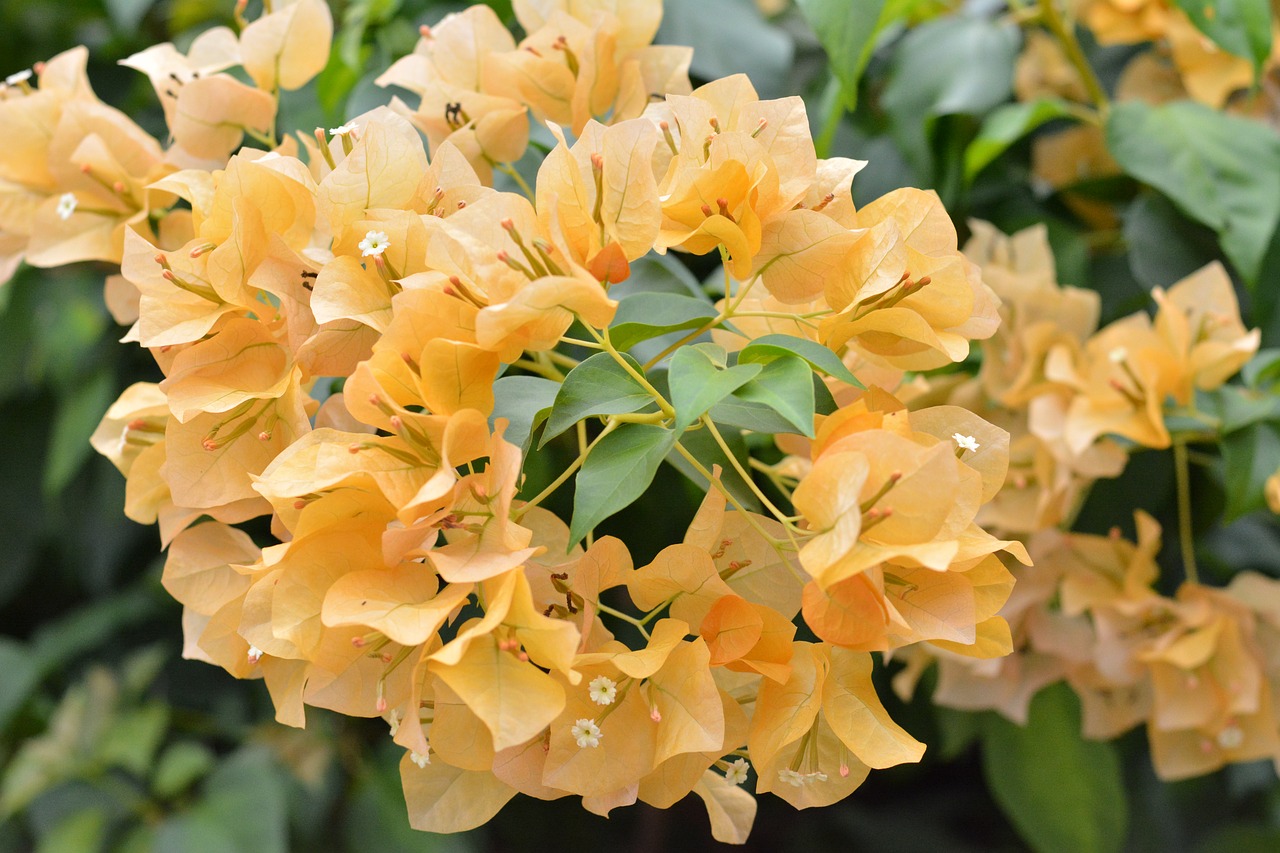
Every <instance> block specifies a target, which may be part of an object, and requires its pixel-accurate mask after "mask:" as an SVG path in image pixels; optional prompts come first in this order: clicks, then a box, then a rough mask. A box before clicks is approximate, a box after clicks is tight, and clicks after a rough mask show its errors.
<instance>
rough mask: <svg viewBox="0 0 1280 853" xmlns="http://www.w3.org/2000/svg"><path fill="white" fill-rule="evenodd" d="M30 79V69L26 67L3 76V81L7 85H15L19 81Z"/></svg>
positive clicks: (23, 81)
mask: <svg viewBox="0 0 1280 853" xmlns="http://www.w3.org/2000/svg"><path fill="white" fill-rule="evenodd" d="M30 79H31V69H30V68H26V69H23V70H22V71H18V72H16V73H14V74H10V75H9V76H8V77H6V78H4V82H5V84H6V85H8V86H17V85H19V84H21V83H25V82H27V81H28V80H30Z"/></svg>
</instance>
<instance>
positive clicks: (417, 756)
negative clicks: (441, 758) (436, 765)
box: [409, 752, 431, 767]
mask: <svg viewBox="0 0 1280 853" xmlns="http://www.w3.org/2000/svg"><path fill="white" fill-rule="evenodd" d="M409 760H410V761H412V762H413V763H414V764H416V765H418V766H419V767H426V766H427V765H428V764H430V763H431V756H430V755H428V754H427V753H425V752H410V753H409Z"/></svg>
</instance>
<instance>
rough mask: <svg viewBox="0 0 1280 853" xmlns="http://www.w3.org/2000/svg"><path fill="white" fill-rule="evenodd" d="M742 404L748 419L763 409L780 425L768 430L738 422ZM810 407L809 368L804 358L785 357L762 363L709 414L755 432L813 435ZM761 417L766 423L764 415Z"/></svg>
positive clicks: (811, 404)
mask: <svg viewBox="0 0 1280 853" xmlns="http://www.w3.org/2000/svg"><path fill="white" fill-rule="evenodd" d="M743 404H747V406H746V409H747V411H748V412H749V413H750V415H749V418H748V419H749V420H755V419H756V418H758V417H759V416H760V414H761V413H760V409H762V408H763V409H764V410H766V411H767V412H772V413H773V414H775V415H777V417H778V418H780V419H781V420H782V428H781V429H778V428H776V422H775V424H773V426H774V428H772V429H760V428H759V427H756V426H751V425H749V424H747V423H738V422H737V421H738V420H740V419H741V418H740V417H739V413H740V410H741V409H742V405H743ZM813 410H814V395H813V371H811V370H810V369H809V363H808V362H806V361H805V360H804V359H802V358H798V357H796V356H786V357H783V358H779V359H777V360H776V361H771V362H769V363H768V364H767V365H765V368H764V370H762V371H760V375H759V376H757V377H756V378H755V379H753V380H751V381H750V382H748V383H747V384H746V385H744V386H742V387H741V388H740V389H738V391H737V392H735V393H734V394H733V395H732V396H731V397H730V398H729V399H728V400H726V401H724V402H723V403H720V404H719V405H717V406H716V407H715V408H713V409H712V411H711V416H712V418H713V419H714V420H717V421H721V420H723V421H724V422H725V423H729V424H733V425H734V426H740V427H742V428H744V429H751V430H755V431H756V432H798V433H800V434H801V435H805V436H808V437H809V438H813ZM765 420H766V422H767V416H765Z"/></svg>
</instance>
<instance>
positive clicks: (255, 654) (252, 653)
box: [249, 646, 262, 663]
mask: <svg viewBox="0 0 1280 853" xmlns="http://www.w3.org/2000/svg"><path fill="white" fill-rule="evenodd" d="M260 660H262V649H260V648H258V647H257V646H250V647H249V663H257V662H258V661H260Z"/></svg>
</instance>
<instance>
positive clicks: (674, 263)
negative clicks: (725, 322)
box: [609, 252, 710, 304]
mask: <svg viewBox="0 0 1280 853" xmlns="http://www.w3.org/2000/svg"><path fill="white" fill-rule="evenodd" d="M637 293H675V294H679V295H680V296H692V297H694V298H696V299H700V300H702V301H703V302H707V304H710V302H709V301H708V300H707V297H706V294H705V293H703V292H702V285H700V284H699V283H698V280H697V279H696V278H694V277H693V273H691V272H689V269H688V267H686V266H685V265H684V264H682V263H680V261H679V260H678V259H677V258H676V255H675V254H674V253H672V252H668V253H667V254H665V255H659V254H658V253H657V252H650V253H649V254H647V255H645V256H644V257H642V258H637V259H636V260H634V261H632V262H631V275H629V276H627V278H626V279H625V280H624V281H620V282H618V283H617V284H615V285H614V286H613V287H611V288H609V295H610V296H611V297H613V298H614V299H619V300H621V299H626V298H627V297H628V296H634V295H635V294H637Z"/></svg>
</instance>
